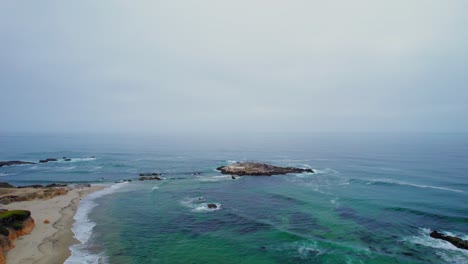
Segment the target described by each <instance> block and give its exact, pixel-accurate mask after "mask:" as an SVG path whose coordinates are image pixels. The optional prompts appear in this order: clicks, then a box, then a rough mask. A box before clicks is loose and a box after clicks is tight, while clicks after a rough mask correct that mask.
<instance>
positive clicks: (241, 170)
mask: <svg viewBox="0 0 468 264" xmlns="http://www.w3.org/2000/svg"><path fill="white" fill-rule="evenodd" d="M217 170H219V171H221V173H223V174H231V175H238V176H271V175H283V174H288V173H304V172H308V173H314V171H313V170H312V169H301V168H294V167H279V166H273V165H269V164H264V163H258V162H239V163H235V164H231V165H228V166H221V167H218V168H217Z"/></svg>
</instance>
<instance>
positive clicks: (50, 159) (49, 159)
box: [39, 158, 58, 163]
mask: <svg viewBox="0 0 468 264" xmlns="http://www.w3.org/2000/svg"><path fill="white" fill-rule="evenodd" d="M50 161H58V160H57V159H54V158H48V159H43V160H40V161H39V163H47V162H50Z"/></svg>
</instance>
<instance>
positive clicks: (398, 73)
mask: <svg viewBox="0 0 468 264" xmlns="http://www.w3.org/2000/svg"><path fill="white" fill-rule="evenodd" d="M467 10H468V2H466V1H461V0H460V1H457V0H456V1H450V2H441V1H423V0H416V1H411V2H407V1H402V0H397V1H391V2H389V1H372V0H360V1H352V2H349V1H331V2H327V3H324V2H322V1H288V2H282V1H236V2H229V3H227V2H219V1H202V2H200V1H193V0H188V1H181V2H174V1H171V2H160V1H139V2H138V3H136V2H127V1H107V0H106V1H99V2H96V1H89V0H87V1H79V2H61V1H51V0H46V1H37V2H35V1H29V2H27V4H26V2H19V1H9V2H3V3H1V4H0V36H1V37H0V38H1V45H0V113H1V117H0V121H1V123H2V125H1V127H0V132H2V133H29V132H39V133H51V132H54V133H84V132H86V133H149V134H151V133H161V134H168V133H169V134H170V133H178V134H181V135H183V134H191V133H195V134H207V135H210V134H216V133H228V134H229V133H232V134H235V133H240V132H242V133H247V134H248V133H257V134H261V133H271V134H275V133H276V134H281V135H284V134H305V133H326V132H334V133H337V132H339V133H351V132H353V133H354V132H365V133H374V132H375V133H381V132H397V133H420V132H425V133H468V122H466V117H467V116H468V104H467V103H466V100H467V98H468V88H467V87H466V84H467V83H468V75H467V74H466V72H467V66H466V62H467V61H468V30H467V29H466V25H467V24H468V17H467V16H466V11H467Z"/></svg>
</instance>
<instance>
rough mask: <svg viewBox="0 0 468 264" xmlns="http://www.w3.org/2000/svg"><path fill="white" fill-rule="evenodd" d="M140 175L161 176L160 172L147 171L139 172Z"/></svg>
mask: <svg viewBox="0 0 468 264" xmlns="http://www.w3.org/2000/svg"><path fill="white" fill-rule="evenodd" d="M139 175H140V177H151V176H161V175H162V174H161V173H157V172H148V173H140V174H139Z"/></svg>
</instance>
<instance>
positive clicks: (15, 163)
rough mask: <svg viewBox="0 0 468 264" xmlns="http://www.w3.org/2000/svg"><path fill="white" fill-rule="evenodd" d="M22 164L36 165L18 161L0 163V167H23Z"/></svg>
mask: <svg viewBox="0 0 468 264" xmlns="http://www.w3.org/2000/svg"><path fill="white" fill-rule="evenodd" d="M24 164H36V163H34V162H29V161H20V160H10V161H0V167H3V166H12V165H24Z"/></svg>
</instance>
